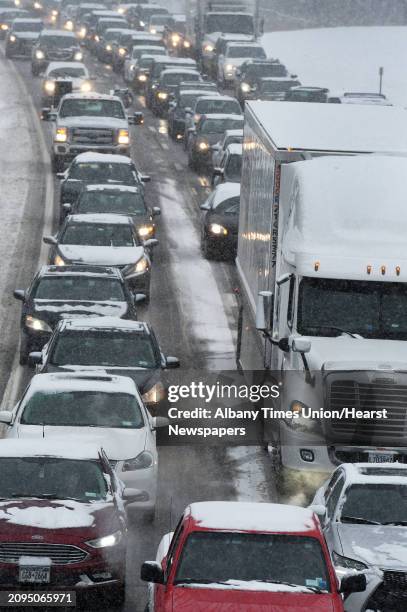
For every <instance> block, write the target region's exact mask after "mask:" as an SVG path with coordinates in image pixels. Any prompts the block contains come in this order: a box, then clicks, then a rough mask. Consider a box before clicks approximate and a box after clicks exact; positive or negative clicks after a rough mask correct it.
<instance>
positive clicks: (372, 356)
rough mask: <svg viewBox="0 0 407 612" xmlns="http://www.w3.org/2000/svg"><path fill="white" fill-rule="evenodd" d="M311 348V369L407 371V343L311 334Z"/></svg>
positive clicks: (308, 355) (308, 356)
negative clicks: (406, 344) (322, 336)
mask: <svg viewBox="0 0 407 612" xmlns="http://www.w3.org/2000/svg"><path fill="white" fill-rule="evenodd" d="M309 339H310V340H311V351H310V352H309V353H307V354H306V358H307V361H308V364H309V368H310V370H320V369H321V368H322V366H324V369H325V370H345V369H356V370H368V369H380V370H382V369H386V370H391V369H395V370H397V369H401V370H406V371H407V354H406V346H405V342H402V341H397V340H366V339H361V340H359V339H357V338H352V337H351V336H347V335H342V336H338V337H337V338H321V337H315V336H309Z"/></svg>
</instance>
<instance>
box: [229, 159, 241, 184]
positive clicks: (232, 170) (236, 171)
mask: <svg viewBox="0 0 407 612" xmlns="http://www.w3.org/2000/svg"><path fill="white" fill-rule="evenodd" d="M226 174H227V180H228V181H240V177H241V175H242V156H241V155H231V156H230V157H229V159H228V162H227V166H226Z"/></svg>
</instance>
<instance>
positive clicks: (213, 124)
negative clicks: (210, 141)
mask: <svg viewBox="0 0 407 612" xmlns="http://www.w3.org/2000/svg"><path fill="white" fill-rule="evenodd" d="M242 127H243V119H226V118H225V119H204V120H203V121H201V122H200V124H199V128H198V131H200V132H202V133H203V134H223V133H224V132H225V131H226V130H238V129H241V128H242Z"/></svg>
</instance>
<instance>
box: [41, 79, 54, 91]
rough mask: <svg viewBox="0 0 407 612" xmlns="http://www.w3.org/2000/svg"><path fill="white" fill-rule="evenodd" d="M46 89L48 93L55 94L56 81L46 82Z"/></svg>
mask: <svg viewBox="0 0 407 612" xmlns="http://www.w3.org/2000/svg"><path fill="white" fill-rule="evenodd" d="M44 89H45V91H46V92H47V93H49V94H53V93H54V91H55V81H45V83H44Z"/></svg>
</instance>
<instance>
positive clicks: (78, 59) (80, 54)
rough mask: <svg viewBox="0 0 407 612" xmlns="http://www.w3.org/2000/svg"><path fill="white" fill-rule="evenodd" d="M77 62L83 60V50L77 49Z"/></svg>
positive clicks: (75, 57) (75, 58)
mask: <svg viewBox="0 0 407 612" xmlns="http://www.w3.org/2000/svg"><path fill="white" fill-rule="evenodd" d="M73 58H74V60H75V62H81V61H82V60H83V53H82V51H76V52H75V55H74V56H73Z"/></svg>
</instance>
